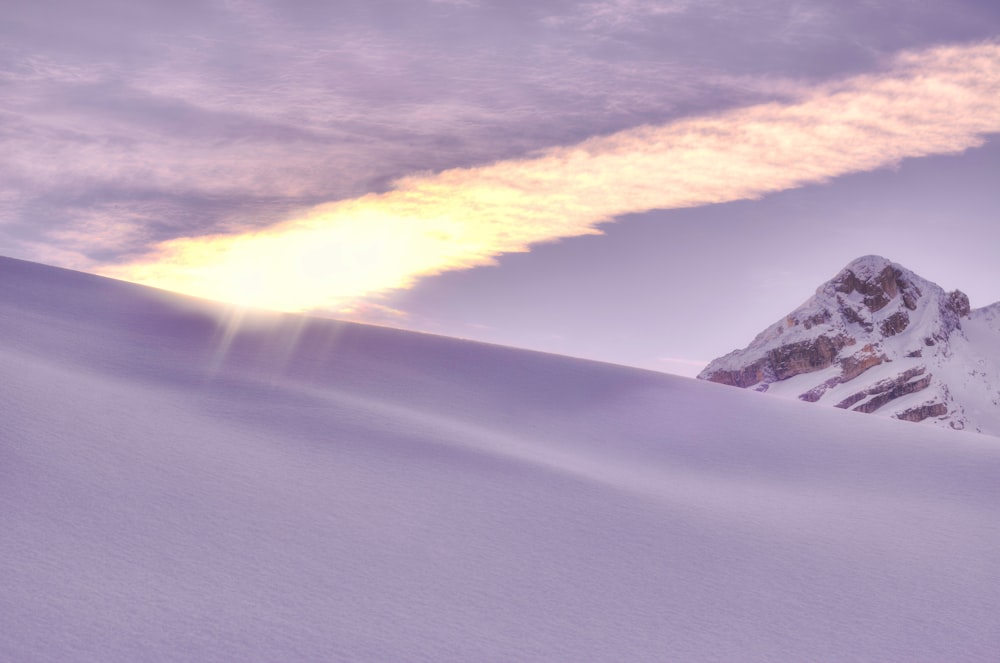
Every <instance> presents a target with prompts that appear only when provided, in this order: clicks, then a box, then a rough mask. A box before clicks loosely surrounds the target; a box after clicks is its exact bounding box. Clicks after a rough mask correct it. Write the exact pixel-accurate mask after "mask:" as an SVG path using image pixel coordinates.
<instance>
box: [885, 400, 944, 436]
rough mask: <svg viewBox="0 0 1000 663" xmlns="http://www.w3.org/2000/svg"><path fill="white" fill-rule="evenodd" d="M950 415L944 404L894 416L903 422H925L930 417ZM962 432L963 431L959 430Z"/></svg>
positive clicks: (914, 409) (936, 404) (918, 407)
mask: <svg viewBox="0 0 1000 663" xmlns="http://www.w3.org/2000/svg"><path fill="white" fill-rule="evenodd" d="M946 414H948V406H947V405H945V404H944V403H931V404H929V405H918V406H917V407H911V408H910V409H908V410H903V411H902V412H897V413H896V414H894V415H893V416H894V417H895V418H896V419H902V420H903V421H923V420H924V419H926V418H928V417H943V416H944V415H946ZM959 430H961V429H959Z"/></svg>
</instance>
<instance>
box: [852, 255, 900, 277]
mask: <svg viewBox="0 0 1000 663" xmlns="http://www.w3.org/2000/svg"><path fill="white" fill-rule="evenodd" d="M895 266H896V265H894V263H893V262H891V261H890V260H889V259H888V258H883V257H882V256H878V255H874V254H871V255H867V256H861V257H860V258H855V259H854V260H852V261H851V262H849V263H847V266H846V267H844V269H843V270H842V271H846V272H852V273H853V274H854V275H855V276H857V277H858V278H859V279H862V280H865V281H868V280H871V279H872V278H874V277H875V276H876V275H878V274H881V273H882V272H884V271H885V270H886V268H889V267H895Z"/></svg>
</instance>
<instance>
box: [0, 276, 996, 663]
mask: <svg viewBox="0 0 1000 663" xmlns="http://www.w3.org/2000/svg"><path fill="white" fill-rule="evenodd" d="M0 375H2V378H3V379H2V382H0V415H2V427H0V434H2V442H0V515H2V523H3V531H2V535H0V586H2V587H3V591H2V592H0V659H2V660H9V661H137V660H143V661H234V660H238V661H319V660H322V661H338V660H345V661H346V660H351V661H357V660H369V661H510V660H548V661H590V660H593V661H639V660H650V661H665V660H698V661H737V660H738V661H775V660H838V661H872V660H879V661H889V660H905V661H941V660H948V661H988V660H996V655H997V652H998V651H1000V620H998V617H997V615H1000V589H998V588H1000V555H997V552H996V551H997V550H998V549H1000V521H998V519H997V515H996V514H997V513H1000V480H998V479H1000V444H997V441H996V439H994V438H990V437H986V436H981V435H974V434H970V433H959V432H953V431H942V430H937V429H934V428H930V427H918V426H912V425H909V424H906V423H902V422H898V421H891V420H886V419H880V418H875V417H864V416H859V415H857V414H855V413H851V412H844V411H840V410H836V409H832V408H831V409H827V408H817V407H813V406H810V405H808V404H805V403H798V402H792V401H784V400H781V399H772V398H768V397H766V396H762V395H760V394H757V393H752V392H746V391H742V390H737V389H729V388H727V387H725V386H721V385H717V384H711V383H705V382H697V381H695V380H690V379H685V378H677V377H673V376H668V375H662V374H656V373H651V372H645V371H641V370H637V369H628V368H622V367H618V366H612V365H606V364H598V363H593V362H586V361H581V360H575V359H569V358H564V357H558V356H553V355H546V354H540V353H534V352H527V351H521V350H514V349H509V348H503V347H497V346H489V345H483V344H477V343H471V342H465V341H459V340H455V339H447V338H440V337H433V336H427V335H420V334H414V333H409V332H402V331H397V330H391V329H384V328H376V327H365V326H361V325H352V324H344V323H338V322H334V321H328V320H318V319H310V318H306V317H301V316H291V315H267V314H259V313H257V314H249V313H246V314H240V313H239V312H237V311H232V310H229V309H227V308H226V307H224V306H222V305H216V304H210V303H206V302H202V301H198V300H194V299H188V298H183V297H179V296H175V295H170V294H167V293H164V292H161V291H156V290H151V289H147V288H142V287H139V286H135V285H131V284H126V283H121V282H116V281H111V280H107V279H102V278H98V277H93V276H89V275H85V274H80V273H74V272H68V271H64V270H58V269H54V268H50V267H45V266H41V265H36V264H31V263H24V262H20V261H15V260H10V259H0Z"/></svg>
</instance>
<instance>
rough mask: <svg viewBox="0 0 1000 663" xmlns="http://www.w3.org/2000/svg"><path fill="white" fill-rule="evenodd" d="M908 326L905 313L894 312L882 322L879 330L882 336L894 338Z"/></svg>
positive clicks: (908, 322)
mask: <svg viewBox="0 0 1000 663" xmlns="http://www.w3.org/2000/svg"><path fill="white" fill-rule="evenodd" d="M908 324H910V316H908V315H907V314H906V311H896V312H895V313H893V314H892V315H890V316H889V317H888V318H886V319H885V320H883V321H882V324H880V325H879V329H880V330H881V331H882V336H895V335H896V334H898V333H899V332H901V331H903V330H904V329H906V326H907V325H908Z"/></svg>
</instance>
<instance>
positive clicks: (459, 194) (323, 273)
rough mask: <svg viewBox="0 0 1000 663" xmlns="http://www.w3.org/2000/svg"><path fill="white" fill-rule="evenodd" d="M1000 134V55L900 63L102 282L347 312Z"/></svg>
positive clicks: (331, 211) (217, 239) (408, 184)
mask: <svg viewBox="0 0 1000 663" xmlns="http://www.w3.org/2000/svg"><path fill="white" fill-rule="evenodd" d="M998 131H1000V44H996V43H983V44H976V45H970V46H953V47H942V48H936V49H932V50H928V51H923V52H915V53H907V54H903V55H901V56H899V57H897V58H896V59H895V60H894V61H893V62H892V64H891V66H890V67H889V68H888V69H887V70H886V71H884V72H882V73H880V74H872V75H863V76H857V77H853V78H849V79H845V80H841V81H838V82H835V83H830V84H824V85H819V86H815V87H811V88H803V89H802V90H801V91H800V93H799V95H798V98H797V100H796V101H794V102H792V103H770V104H762V105H757V106H751V107H748V108H742V109H737V110H732V111H727V112H723V113H719V114H716V115H709V116H703V117H692V118H688V119H684V120H680V121H677V122H673V123H670V124H666V125H662V126H645V127H639V128H635V129H630V130H627V131H622V132H619V133H616V134H613V135H610V136H605V137H598V138H592V139H590V140H587V141H584V142H582V143H579V144H577V145H572V146H568V147H560V148H554V149H550V150H547V151H545V152H543V153H542V154H540V155H538V156H533V157H530V158H524V159H513V160H507V161H501V162H498V163H495V164H491V165H487V166H481V167H475V168H464V169H454V170H448V171H444V172H441V173H437V174H431V173H428V174H416V175H412V176H409V177H405V178H403V179H400V180H398V181H397V182H395V184H394V188H393V189H392V190H391V191H388V192H386V193H382V194H370V195H366V196H363V197H361V198H355V199H350V200H342V201H337V202H332V203H328V204H324V205H320V206H317V207H315V208H313V209H310V210H307V211H306V212H304V213H303V214H301V215H300V216H299V217H298V218H294V219H290V220H286V221H283V222H281V223H278V224H276V225H274V226H272V227H270V228H268V229H266V230H261V231H258V232H251V233H245V234H235V235H217V236H211V237H198V238H181V239H175V240H171V241H168V242H164V243H162V244H160V245H159V246H158V247H157V248H156V250H155V251H153V252H152V253H151V254H149V255H147V256H145V257H144V258H142V259H141V260H138V261H136V262H133V263H129V264H124V265H114V266H107V267H105V268H104V269H103V270H101V272H102V273H104V274H106V275H109V276H114V277H117V278H123V279H126V280H131V281H137V282H141V283H146V284H149V285H154V286H158V287H162V288H166V289H170V290H176V291H180V292H186V293H190V294H195V295H199V296H203V297H208V298H212V299H220V300H224V301H231V302H236V303H240V304H247V305H253V306H260V307H264V308H273V309H280V310H306V309H319V308H327V309H334V310H335V309H337V308H344V307H349V306H351V305H352V302H356V301H358V300H360V299H363V298H366V297H371V296H372V295H376V294H378V293H381V292H385V291H388V290H392V289H397V288H406V287H409V286H411V285H412V284H413V283H414V281H415V280H417V279H419V278H421V277H425V276H429V275H433V274H439V273H441V272H445V271H449V270H455V269H465V268H469V267H476V266H480V265H488V264H490V263H492V262H493V260H494V258H495V257H496V256H498V255H501V254H504V253H511V252H520V251H528V250H529V249H530V247H531V246H532V245H533V244H536V243H539V242H546V241H553V240H558V239H560V238H565V237H573V236H578V235H585V234H593V233H598V232H599V230H598V225H599V224H601V223H604V222H608V221H612V220H613V219H614V218H615V217H618V216H621V215H624V214H627V213H633V212H642V211H647V210H651V209H670V208H680V207H691V206H697V205H705V204H711V203H721V202H727V201H733V200H740V199H748V198H750V199H752V198H758V197H760V196H763V195H765V194H768V193H772V192H776V191H781V190H785V189H789V188H794V187H799V186H802V185H805V184H810V183H817V182H823V181H825V180H828V179H830V178H833V177H837V176H839V175H843V174H846V173H852V172H860V171H868V170H873V169H877V168H881V167H886V166H890V165H893V164H896V163H898V162H899V161H900V160H902V159H904V158H912V157H921V156H927V155H932V154H950V153H958V152H961V151H963V150H965V149H968V148H970V147H974V146H977V145H980V144H982V143H983V141H984V140H985V138H984V137H985V135H986V134H989V133H994V132H998Z"/></svg>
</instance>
